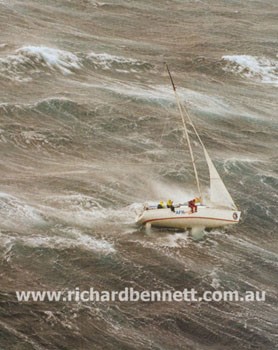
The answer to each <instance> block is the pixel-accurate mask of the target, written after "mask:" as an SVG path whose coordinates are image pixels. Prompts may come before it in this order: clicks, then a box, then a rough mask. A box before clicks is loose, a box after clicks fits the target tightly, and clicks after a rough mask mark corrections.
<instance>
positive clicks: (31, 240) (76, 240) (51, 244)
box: [0, 227, 115, 260]
mask: <svg viewBox="0 0 278 350" xmlns="http://www.w3.org/2000/svg"><path fill="white" fill-rule="evenodd" d="M60 231H61V233H62V234H61V235H57V234H55V235H53V236H51V235H50V234H48V235H41V234H36V235H25V236H18V235H10V234H5V233H1V239H0V245H1V246H2V247H4V248H5V250H4V256H5V257H6V259H7V260H10V258H11V256H12V249H13V247H14V246H15V245H17V244H20V245H22V246H28V247H31V248H48V249H49V248H50V249H57V250H62V249H73V248H79V249H82V250H89V251H97V252H103V253H114V252H115V248H114V247H113V244H112V243H110V242H108V241H106V240H105V239H98V238H95V237H93V236H89V235H87V234H84V233H82V232H81V231H79V230H77V229H75V228H72V227H67V228H64V229H61V230H60Z"/></svg>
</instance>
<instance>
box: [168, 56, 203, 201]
mask: <svg viewBox="0 0 278 350" xmlns="http://www.w3.org/2000/svg"><path fill="white" fill-rule="evenodd" d="M165 66H166V69H167V71H168V74H169V78H170V80H171V83H172V87H173V90H174V94H175V98H176V101H177V105H178V108H179V112H180V116H181V120H182V124H183V129H184V134H185V137H186V140H187V144H188V148H189V152H190V157H191V162H192V165H193V169H194V174H195V180H196V185H197V189H198V193H199V197H200V200H201V202H202V192H201V188H200V181H199V176H198V172H197V168H196V164H195V158H194V154H193V151H192V147H191V143H190V139H189V134H188V130H187V127H186V121H185V118H184V115H183V110H182V107H181V103H180V99H179V96H178V94H177V91H176V86H175V84H174V81H173V78H172V75H171V73H170V70H169V67H168V65H167V63H165ZM184 111H185V112H186V110H185V109H184ZM186 114H187V116H188V113H187V112H186ZM189 120H190V118H189Z"/></svg>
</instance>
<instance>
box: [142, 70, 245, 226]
mask: <svg viewBox="0 0 278 350" xmlns="http://www.w3.org/2000/svg"><path fill="white" fill-rule="evenodd" d="M166 68H167V71H168V74H169V77H170V80H171V83H172V87H173V90H174V94H175V97H176V101H177V105H178V109H179V113H180V116H181V120H182V124H183V130H184V136H185V138H186V140H187V145H188V149H189V152H190V157H191V161H192V167H193V170H194V174H195V180H196V185H197V190H198V194H199V197H198V200H196V204H195V199H194V200H192V201H189V202H188V204H178V205H172V206H171V207H169V208H163V206H162V205H161V206H158V207H157V206H152V205H145V207H144V210H143V212H142V213H140V214H139V216H138V217H137V219H136V223H137V224H139V225H147V226H158V227H170V228H184V229H187V228H216V227H221V226H227V225H231V224H237V223H238V222H239V219H240V215H241V212H240V211H239V210H238V209H237V207H236V205H235V203H234V201H233V199H232V197H231V195H230V193H229V192H228V190H227V188H226V186H225V184H224V183H223V181H222V179H221V177H220V175H219V174H218V172H217V170H216V168H215V166H214V164H213V162H212V160H211V158H210V156H209V154H208V152H207V150H206V148H205V145H204V143H203V141H202V140H201V138H200V136H199V134H198V132H197V130H196V128H195V125H194V124H193V122H192V120H191V117H190V115H189V114H188V112H187V111H186V109H185V107H184V106H183V105H181V103H180V100H179V96H178V94H177V92H176V87H175V84H174V81H173V78H172V76H171V73H170V71H169V68H168V66H167V64H166ZM185 116H186V117H185ZM188 126H191V128H192V129H193V131H194V133H195V135H196V137H197V140H198V142H199V144H200V145H201V147H202V149H203V152H204V156H205V159H206V162H207V165H208V170H209V176H210V188H209V194H210V198H209V199H208V200H207V203H206V204H205V203H203V196H202V191H201V187H200V181H199V176H198V171H197V168H196V162H195V159H194V154H193V150H192V146H191V142H190V139H189V133H188ZM197 202H199V203H197ZM193 209H194V210H193Z"/></svg>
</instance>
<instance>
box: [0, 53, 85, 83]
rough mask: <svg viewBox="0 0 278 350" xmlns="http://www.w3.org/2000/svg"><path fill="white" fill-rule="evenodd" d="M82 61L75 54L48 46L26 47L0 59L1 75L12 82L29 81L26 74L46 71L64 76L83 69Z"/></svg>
mask: <svg viewBox="0 0 278 350" xmlns="http://www.w3.org/2000/svg"><path fill="white" fill-rule="evenodd" d="M81 65H82V63H81V60H80V59H79V58H78V57H77V56H76V55H75V54H73V53H71V52H69V51H64V50H60V49H55V48H50V47H47V46H24V47H21V48H19V49H18V50H16V51H15V54H12V55H8V56H6V57H4V58H0V73H1V74H2V75H5V76H6V77H8V78H10V79H12V80H18V81H29V80H31V77H30V76H28V77H24V74H25V73H27V72H28V73H29V74H31V75H34V74H38V73H40V72H41V71H42V70H44V69H50V70H56V71H59V72H61V73H62V74H64V75H67V74H71V73H73V72H74V71H75V70H77V69H80V68H81Z"/></svg>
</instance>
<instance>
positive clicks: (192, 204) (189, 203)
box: [188, 198, 197, 213]
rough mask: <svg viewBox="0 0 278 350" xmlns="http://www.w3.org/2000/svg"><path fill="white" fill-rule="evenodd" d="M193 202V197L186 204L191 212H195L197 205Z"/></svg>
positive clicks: (194, 200)
mask: <svg viewBox="0 0 278 350" xmlns="http://www.w3.org/2000/svg"><path fill="white" fill-rule="evenodd" d="M195 203H196V199H195V198H194V199H192V200H191V201H189V202H188V206H189V208H190V209H191V213H197V205H196V204H195Z"/></svg>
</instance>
